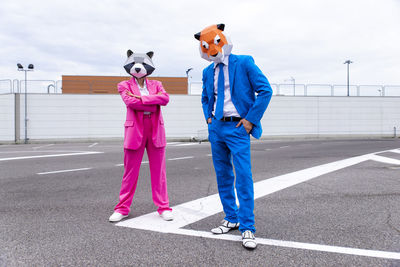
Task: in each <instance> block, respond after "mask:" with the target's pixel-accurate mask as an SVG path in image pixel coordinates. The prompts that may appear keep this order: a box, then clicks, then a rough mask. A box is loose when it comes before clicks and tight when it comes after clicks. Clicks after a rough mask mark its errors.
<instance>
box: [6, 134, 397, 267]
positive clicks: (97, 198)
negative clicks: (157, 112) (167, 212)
mask: <svg viewBox="0 0 400 267" xmlns="http://www.w3.org/2000/svg"><path fill="white" fill-rule="evenodd" d="M398 148H400V141H399V140H393V139H380V140H318V141H310V140H309V141H284V140H283V141H279V140H274V141H266V140H264V141H255V142H253V143H252V164H253V166H252V169H253V178H254V181H255V182H258V181H263V180H266V179H270V178H273V177H276V176H281V175H284V174H288V173H292V172H295V171H300V170H303V169H307V168H310V167H314V166H319V165H322V164H327V163H331V162H335V161H339V160H343V159H347V158H351V157H355V156H361V155H365V154H368V153H376V155H378V156H381V157H384V159H394V160H400V154H399V153H395V152H393V151H392V152H391V151H389V150H394V149H398ZM381 151H385V152H382V153H378V152H381ZM94 152H100V153H94ZM210 153H211V151H210V145H209V144H208V143H202V144H196V143H170V144H169V145H168V146H167V159H168V161H167V177H168V178H167V179H168V191H169V196H170V204H171V206H176V205H179V204H181V203H185V202H188V201H192V200H195V199H199V198H203V197H205V196H210V195H213V194H216V193H217V187H216V181H215V174H214V170H213V166H212V161H211V157H210ZM55 155H58V156H55ZM144 161H146V157H145V158H144ZM122 162H123V149H122V144H121V143H119V142H99V143H66V144H36V145H35V144H29V145H0V267H3V266H189V265H193V266H210V265H211V266H223V265H224V266H226V265H232V266H400V259H393V258H390V257H381V256H379V257H377V256H373V255H372V254H373V253H372V254H371V255H366V256H360V255H356V254H354V251H355V250H354V249H361V250H363V251H367V254H368V253H369V252H368V251H378V252H394V253H393V254H391V255H395V256H396V255H397V256H398V257H400V165H397V164H393V163H387V162H381V161H377V160H366V161H363V162H361V163H359V164H355V165H352V166H349V167H346V168H341V169H339V170H336V171H333V172H329V173H326V174H324V175H321V176H318V177H316V178H313V179H310V180H308V181H305V182H302V183H299V184H297V185H293V186H289V187H287V188H285V189H283V190H279V191H277V192H274V193H271V194H267V195H266V196H263V197H260V198H258V199H256V201H255V214H256V228H257V232H256V237H257V238H260V239H268V240H276V241H279V242H280V241H288V242H289V243H288V244H289V245H287V246H283V245H282V243H279V242H278V243H276V245H274V244H269V245H266V244H259V246H258V248H257V249H256V250H254V251H248V250H246V249H244V248H243V247H242V246H241V243H240V242H235V241H231V240H222V239H211V238H205V237H197V236H190V235H189V236H185V235H179V234H171V233H161V232H157V231H145V230H140V229H134V228H127V227H119V226H116V225H114V224H112V223H109V222H108V217H109V216H110V215H111V213H112V211H113V207H114V206H115V204H116V201H117V199H118V192H119V187H120V182H121V177H122V173H123V166H121V163H122ZM155 210H156V207H155V206H154V204H153V203H152V199H151V188H150V177H149V166H148V164H146V163H144V164H142V167H141V174H140V178H139V182H138V187H137V191H136V194H135V197H134V201H133V205H132V211H131V214H130V216H129V218H128V219H130V218H136V217H138V216H141V215H145V214H148V213H151V212H154V211H155ZM222 218H223V214H222V213H218V214H215V215H212V216H208V217H205V218H203V219H201V220H199V221H196V222H194V223H191V224H189V225H187V226H185V227H184V229H191V230H196V231H209V230H210V229H211V228H212V227H214V226H216V225H217V224H218V223H219V221H220V220H221V219H222ZM232 234H233V235H239V233H238V231H235V232H233V233H232ZM292 243H293V244H315V245H316V247H315V248H312V247H311V248H310V247H307V248H298V247H296V246H295V245H293V246H292ZM323 245H326V246H329V247H333V248H336V247H340V248H349V250H345V251H342V252H340V251H339V252H338V251H335V252H329V251H326V249H324V248H325V247H323ZM321 247H322V250H320V249H319V248H321ZM379 255H380V254H379Z"/></svg>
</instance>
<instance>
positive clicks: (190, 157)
mask: <svg viewBox="0 0 400 267" xmlns="http://www.w3.org/2000/svg"><path fill="white" fill-rule="evenodd" d="M192 158H194V157H193V156H188V157H180V158H172V159H168V160H181V159H192Z"/></svg>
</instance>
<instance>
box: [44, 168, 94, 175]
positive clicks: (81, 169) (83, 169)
mask: <svg viewBox="0 0 400 267" xmlns="http://www.w3.org/2000/svg"><path fill="white" fill-rule="evenodd" d="M91 169H92V168H80V169H71V170H60V171H51V172H39V173H37V174H39V175H43V174H53V173H63V172H77V171H86V170H91Z"/></svg>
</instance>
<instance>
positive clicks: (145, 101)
mask: <svg viewBox="0 0 400 267" xmlns="http://www.w3.org/2000/svg"><path fill="white" fill-rule="evenodd" d="M157 91H158V93H157V94H155V95H148V96H140V95H134V94H133V93H131V91H129V89H128V88H127V87H126V86H125V85H121V84H119V85H118V92H119V93H120V95H121V97H122V100H123V101H124V103H125V105H126V106H127V107H128V108H131V109H135V110H139V111H149V112H155V111H156V110H157V106H158V105H162V106H165V105H166V104H167V103H168V102H169V96H168V94H167V92H165V90H164V88H162V85H160V86H158V88H157Z"/></svg>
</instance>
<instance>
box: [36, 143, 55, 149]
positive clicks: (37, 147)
mask: <svg viewBox="0 0 400 267" xmlns="http://www.w3.org/2000/svg"><path fill="white" fill-rule="evenodd" d="M49 146H54V144H48V145H44V146H36V147H32V149H35V150H36V149H39V148H42V147H49Z"/></svg>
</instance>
